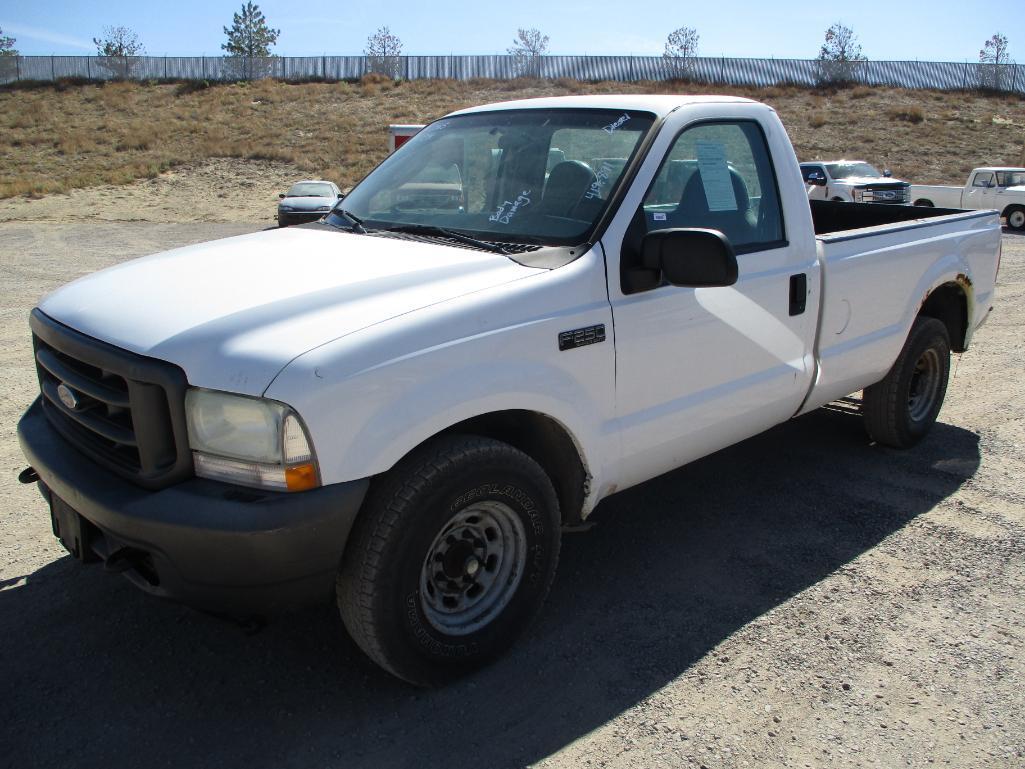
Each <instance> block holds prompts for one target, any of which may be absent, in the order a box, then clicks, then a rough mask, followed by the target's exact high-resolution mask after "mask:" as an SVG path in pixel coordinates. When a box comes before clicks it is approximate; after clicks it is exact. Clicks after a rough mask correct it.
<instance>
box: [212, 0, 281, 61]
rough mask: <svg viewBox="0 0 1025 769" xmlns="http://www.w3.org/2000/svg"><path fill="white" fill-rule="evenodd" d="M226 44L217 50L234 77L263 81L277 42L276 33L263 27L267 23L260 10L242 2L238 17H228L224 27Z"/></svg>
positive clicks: (279, 31) (275, 30)
mask: <svg viewBox="0 0 1025 769" xmlns="http://www.w3.org/2000/svg"><path fill="white" fill-rule="evenodd" d="M224 34H225V35H226V36H227V38H228V40H227V42H225V43H221V50H223V51H225V52H226V53H227V54H228V59H229V61H228V68H229V71H230V72H231V73H232V75H233V76H234V77H244V78H246V79H248V80H253V79H254V78H260V77H267V75H268V74H270V69H271V62H269V61H267V59H269V58H271V57H272V56H273V54H272V53H271V52H270V49H271V46H272V45H275V44H276V43H277V42H278V35H280V34H281V30H280V29H271V28H270V27H268V26H267V19H266V18H265V17H264V15H263V11H261V10H260V6H258V5H254V4H253V3H251V2H246V3H245V4H244V5H243V6H242V10H241V12H240V13H235V14H232V20H231V26H230V27H224Z"/></svg>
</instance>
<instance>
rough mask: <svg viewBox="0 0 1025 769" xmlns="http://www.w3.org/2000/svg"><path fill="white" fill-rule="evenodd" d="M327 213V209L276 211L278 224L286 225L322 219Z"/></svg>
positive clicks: (280, 225)
mask: <svg viewBox="0 0 1025 769" xmlns="http://www.w3.org/2000/svg"><path fill="white" fill-rule="evenodd" d="M328 213H329V212H328V211H278V226H279V227H287V226H289V225H290V224H305V223H306V222H315V221H317V220H319V219H323V218H324V217H325V216H327V215H328Z"/></svg>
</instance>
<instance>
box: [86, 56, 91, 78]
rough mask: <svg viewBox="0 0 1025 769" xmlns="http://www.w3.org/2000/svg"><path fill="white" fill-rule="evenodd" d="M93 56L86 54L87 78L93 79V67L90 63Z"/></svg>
mask: <svg viewBox="0 0 1025 769" xmlns="http://www.w3.org/2000/svg"><path fill="white" fill-rule="evenodd" d="M91 58H92V56H86V57H85V79H86V80H92V79H93V67H92V65H91V64H90V63H89V60H90V59H91Z"/></svg>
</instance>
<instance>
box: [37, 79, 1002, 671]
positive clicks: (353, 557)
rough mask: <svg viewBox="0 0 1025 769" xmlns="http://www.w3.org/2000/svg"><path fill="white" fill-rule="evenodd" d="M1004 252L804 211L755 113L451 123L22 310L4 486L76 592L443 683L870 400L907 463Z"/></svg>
mask: <svg viewBox="0 0 1025 769" xmlns="http://www.w3.org/2000/svg"><path fill="white" fill-rule="evenodd" d="M439 180H441V181H439ZM999 248H1000V226H999V221H998V219H997V217H996V215H995V214H994V213H992V212H949V211H944V210H941V209H933V210H926V209H920V208H917V209H916V208H912V207H904V206H880V205H867V204H864V205H863V204H846V203H843V204H842V203H834V202H829V201H812V202H811V203H810V204H809V201H808V200H807V197H806V193H805V188H804V181H803V179H802V176H801V170H800V168H799V166H798V163H797V158H796V157H795V155H794V151H793V148H792V147H791V145H790V142H789V140H788V138H787V134H786V131H785V130H784V128H783V125H782V124H781V123H780V121H779V119H778V117H777V115H776V113H775V112H774V111H773V110H772V109H771V108H769V107H767V106H765V105H762V104H758V103H756V102H752V101H748V100H746V99H739V98H732V97H712V96H693V97H687V96H611V95H602V96H586V97H562V98H548V99H536V100H527V101H520V102H510V103H505V104H492V105H488V106H483V107H478V108H474V109H469V110H464V111H461V112H457V113H453V114H451V115H448V116H446V117H444V118H442V119H440V120H438V121H435V122H434V123H432V124H430V125H429V126H427V127H426V128H424V129H423V130H422V131H419V132H418V133H417V134H416V135H415V136H414V137H413V138H411V139H410V140H409V141H408V142H407V143H406V144H405V145H403V146H402V147H401V148H400V149H398V151H396V152H395V153H394V154H391V155H389V156H388V157H387V158H386V159H385V160H384V162H382V163H381V165H380V166H378V167H377V168H376V169H375V170H374V171H373V172H371V173H370V174H369V175H368V176H367V177H366V178H365V179H364V180H363V181H362V182H360V183H359V184H358V185H357V186H356V187H355V188H354V189H353V190H352V191H351V192H350V193H349V194H348V195H347V196H346V197H345V198H344V199H343V200H342V201H340V202H339V203H338V205H337V206H336V207H335V209H334V210H333V211H332V212H331V213H330V215H329V216H328V217H327V218H326V219H325V220H323V221H321V222H318V223H313V224H304V225H300V226H298V227H289V228H287V229H283V230H276V231H267V232H260V233H255V234H251V235H244V236H241V237H236V238H229V239H226V240H221V241H216V242H211V243H205V244H200V245H196V246H191V247H188V248H182V249H177V250H174V251H169V252H167V253H163V254H158V255H154V256H150V257H145V258H142V259H138V260H135V261H131V262H127V263H124V264H121V265H119V266H116V267H113V268H110V269H107V270H104V271H102V272H99V273H96V274H94V275H91V276H87V277H85V278H82V279H80V280H78V281H75V282H74V283H72V284H70V285H68V286H65V287H63V288H61V289H59V290H57V291H55V292H54V293H52V294H51V295H49V296H47V297H46V298H44V299H43V300H42V301H41V302H40V304H39V306H38V308H36V309H35V310H34V311H33V313H32V316H31V329H32V333H33V339H34V347H35V355H36V364H37V370H38V375H39V382H40V389H41V395H40V397H39V398H38V399H37V400H36V402H35V403H34V404H33V405H32V406H31V407H30V408H29V410H28V411H27V412H26V413H25V415H24V417H23V418H22V420H21V422H20V423H19V427H18V434H19V438H20V441H21V445H22V448H23V451H24V453H25V455H26V457H27V458H28V461H29V463H30V465H31V467H30V468H27V469H26V470H25V471H24V472H23V473H22V479H23V480H24V481H25V482H33V481H36V482H38V484H39V488H40V490H41V491H42V493H43V497H44V499H45V500H46V501H47V503H48V505H49V508H50V515H51V520H52V523H53V529H54V533H55V534H56V535H57V536H58V537H59V538H60V539H61V541H62V542H63V543H64V545H65V546H66V547H67V548H68V550H69V551H71V552H72V553H73V554H75V555H76V556H77V557H78V558H80V559H81V560H83V561H98V560H102V561H103V562H105V564H106V566H107V568H108V569H109V570H112V571H117V572H121V573H123V574H124V575H125V576H126V577H127V578H128V579H130V580H131V581H132V582H133V583H134V584H135V585H137V586H138V587H140V588H142V589H143V590H146V591H148V592H149V593H151V594H154V595H157V596H161V597H165V598H169V599H173V600H178V601H182V602H185V603H188V604H191V605H195V606H198V607H202V608H205V609H210V610H215V611H220V612H234V613H258V614H266V613H270V612H275V611H280V610H282V609H285V608H288V607H291V606H294V605H299V604H303V603H309V602H316V601H325V602H326V601H328V600H329V599H330V597H331V596H332V595H334V596H335V597H336V599H337V603H338V607H339V609H340V611H341V615H342V618H343V620H344V623H345V627H346V628H347V629H348V631H349V633H350V634H351V635H352V637H353V638H354V639H355V641H356V642H357V643H358V644H359V646H360V647H361V648H362V649H363V650H364V651H365V652H366V653H367V655H369V656H370V657H371V658H372V659H374V660H375V661H376V662H377V663H379V664H380V665H381V666H382V667H384V668H385V669H386V670H388V671H390V672H391V673H393V674H395V675H396V676H399V677H401V678H403V679H405V680H407V681H411V682H414V683H417V684H424V685H427V684H434V683H439V682H443V681H445V680H448V679H449V678H451V677H453V676H456V675H459V674H462V673H464V672H466V671H467V670H471V669H473V668H475V667H477V666H479V665H481V664H483V663H484V662H485V661H487V660H489V659H491V658H493V657H495V656H496V655H497V654H499V653H500V652H501V651H502V650H503V649H504V648H505V647H506V646H507V645H508V644H510V643H512V641H513V640H514V638H515V637H516V636H517V635H518V634H519V632H520V631H521V630H522V629H523V627H524V626H525V625H526V624H527V623H528V622H529V620H530V619H531V618H532V617H534V616H535V615H536V614H537V612H538V611H539V610H540V607H541V605H542V603H543V601H544V599H545V596H546V594H547V593H548V590H549V587H550V586H551V584H552V581H553V579H554V575H555V569H556V564H557V561H558V554H559V547H560V532H561V529H562V527H564V526H567V525H574V524H579V523H580V522H581V521H582V520H583V519H585V518H586V517H587V516H588V515H589V514H590V513H591V511H592V510H594V508H595V506H596V505H597V504H598V503H599V502H600V501H601V500H602V499H604V498H606V497H608V496H609V495H611V494H614V493H616V492H618V491H621V490H623V489H626V488H629V487H631V486H634V485H636V484H639V483H641V482H643V481H646V480H648V479H650V478H653V477H655V476H657V475H660V474H661V473H664V472H666V471H668V470H671V469H673V468H676V467H679V466H680V465H683V464H685V463H687V462H691V461H693V460H695V459H698V458H699V457H703V456H706V455H708V454H710V453H712V452H715V451H717V450H719V449H721V448H723V447H725V446H729V445H730V444H733V443H736V442H737V441H741V440H743V439H745V438H747V437H749V436H752V435H755V434H757V433H760V432H762V431H764V430H766V429H768V428H770V427H772V426H773V425H776V424H779V423H781V422H784V421H786V420H788V419H790V418H791V417H793V416H795V415H797V414H802V413H805V412H807V411H810V410H812V409H815V408H818V407H819V406H822V405H823V404H826V403H829V402H830V401H832V400H835V399H836V398H839V397H841V396H844V395H847V394H849V393H852V392H856V391H858V390H861V389H864V391H865V393H864V399H863V404H862V409H863V412H864V416H865V422H866V426H867V428H868V432H869V433H870V434H871V436H872V437H873V438H874V439H875V440H876V441H878V442H879V443H882V444H885V445H889V446H895V447H909V446H912V445H913V444H915V443H916V442H917V441H918V440H920V439H921V438H923V437H924V436H925V435H926V433H927V432H928V431H929V429H930V428H931V426H932V424H933V423H934V421H935V419H936V416H937V414H938V412H939V410H940V407H941V405H942V403H943V399H944V395H945V392H946V385H947V377H948V372H949V363H950V351H951V350H955V351H961V350H964V349H966V348H967V347H968V345H969V344H970V342H971V339H972V335H973V333H974V332H975V330H976V329H977V328H978V327H979V326H980V325H981V324H982V323H983V321H984V320H985V318H986V317H987V313H988V312H989V310H990V303H991V302H992V299H993V286H994V282H995V279H996V272H997V266H998V263H999ZM794 472H795V473H800V468H794ZM849 472H851V469H850V468H837V473H838V479H842V477H843V474H845V473H849ZM622 525H623V526H630V525H632V524H631V523H630V522H629V521H624V522H623V524H622ZM596 568H598V566H597V565H596ZM697 621H699V620H697Z"/></svg>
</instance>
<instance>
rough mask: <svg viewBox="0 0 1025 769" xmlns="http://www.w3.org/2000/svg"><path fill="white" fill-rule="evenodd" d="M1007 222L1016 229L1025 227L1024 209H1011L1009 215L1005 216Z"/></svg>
mask: <svg viewBox="0 0 1025 769" xmlns="http://www.w3.org/2000/svg"><path fill="white" fill-rule="evenodd" d="M1007 223H1008V224H1009V225H1011V226H1012V227H1014V229H1016V230H1020V229H1021V228H1022V227H1025V211H1012V212H1011V215H1010V216H1008V217H1007Z"/></svg>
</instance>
